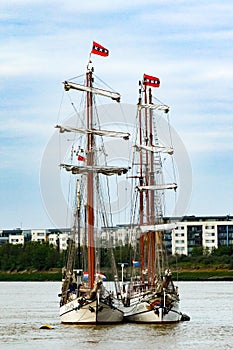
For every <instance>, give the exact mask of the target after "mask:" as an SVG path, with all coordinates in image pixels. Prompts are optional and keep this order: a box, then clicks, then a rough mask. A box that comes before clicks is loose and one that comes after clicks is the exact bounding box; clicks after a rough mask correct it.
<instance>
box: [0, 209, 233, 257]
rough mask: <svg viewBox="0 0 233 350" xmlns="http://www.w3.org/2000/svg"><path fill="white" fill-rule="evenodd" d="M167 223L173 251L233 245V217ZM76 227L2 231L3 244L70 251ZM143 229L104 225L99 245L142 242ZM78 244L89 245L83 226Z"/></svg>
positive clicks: (167, 220) (166, 241)
mask: <svg viewBox="0 0 233 350" xmlns="http://www.w3.org/2000/svg"><path fill="white" fill-rule="evenodd" d="M164 220H165V223H170V222H174V223H176V228H175V229H173V230H171V231H166V232H164V233H163V242H164V245H165V246H166V248H167V251H168V253H170V254H184V255H189V254H190V253H191V252H192V250H193V249H194V248H195V247H205V248H206V249H208V250H212V249H213V248H218V247H219V246H222V245H225V246H233V216H230V215H227V216H184V217H182V218H176V217H173V218H164ZM71 232H72V229H68V228H63V229H31V230H22V229H15V230H1V231H0V245H1V244H5V243H8V242H9V243H12V244H24V243H25V242H26V241H29V240H31V241H34V242H49V243H50V244H53V245H54V246H56V247H58V248H59V249H60V250H66V249H67V246H68V239H69V237H70V235H71ZM139 237H140V229H139V227H138V226H132V225H129V224H121V225H116V226H114V227H102V229H101V231H100V232H99V233H98V234H97V232H95V239H96V243H97V245H98V246H101V247H109V246H110V245H111V246H112V247H113V248H114V247H117V246H125V245H127V244H131V245H132V246H136V245H137V244H138V242H139ZM75 239H76V243H78V241H79V242H80V245H81V246H83V245H85V242H87V234H86V231H85V229H84V228H83V227H82V228H81V230H80V234H79V235H78V234H76V235H75Z"/></svg>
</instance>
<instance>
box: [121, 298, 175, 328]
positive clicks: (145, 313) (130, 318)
mask: <svg viewBox="0 0 233 350" xmlns="http://www.w3.org/2000/svg"><path fill="white" fill-rule="evenodd" d="M181 317H182V314H181V312H179V303H178V302H177V303H174V305H173V306H172V307H171V308H166V307H161V306H160V307H155V308H153V309H152V310H150V309H149V308H148V303H147V302H145V301H141V302H138V303H135V305H132V306H129V307H124V321H126V322H135V323H176V322H179V321H181Z"/></svg>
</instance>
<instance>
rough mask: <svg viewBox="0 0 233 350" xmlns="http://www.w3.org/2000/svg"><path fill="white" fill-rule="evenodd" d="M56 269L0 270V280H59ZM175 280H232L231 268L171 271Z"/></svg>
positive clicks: (232, 271)
mask: <svg viewBox="0 0 233 350" xmlns="http://www.w3.org/2000/svg"><path fill="white" fill-rule="evenodd" d="M61 278H62V274H61V271H60V270H58V269H53V270H50V271H35V270H34V271H22V272H16V271H14V272H3V271H0V281H61ZM173 278H174V280H175V281H177V280H178V281H233V270H216V269H205V270H204V269H203V270H201V269H198V270H182V271H173Z"/></svg>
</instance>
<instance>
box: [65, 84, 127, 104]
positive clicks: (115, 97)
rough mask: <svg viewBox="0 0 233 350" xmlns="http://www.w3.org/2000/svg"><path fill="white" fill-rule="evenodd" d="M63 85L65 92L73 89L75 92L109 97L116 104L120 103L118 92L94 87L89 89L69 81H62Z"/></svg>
mask: <svg viewBox="0 0 233 350" xmlns="http://www.w3.org/2000/svg"><path fill="white" fill-rule="evenodd" d="M63 84H64V89H65V90H66V91H69V90H70V89H75V90H80V91H86V92H92V93H93V94H97V95H102V96H105V97H110V98H111V99H112V100H115V101H117V102H120V99H121V95H120V94H119V93H118V92H114V91H108V90H103V89H99V88H95V87H91V86H85V85H81V84H76V83H72V82H70V81H64V82H63Z"/></svg>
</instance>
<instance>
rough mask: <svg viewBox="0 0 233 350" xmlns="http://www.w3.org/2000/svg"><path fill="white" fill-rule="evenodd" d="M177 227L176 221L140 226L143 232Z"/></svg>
mask: <svg viewBox="0 0 233 350" xmlns="http://www.w3.org/2000/svg"><path fill="white" fill-rule="evenodd" d="M176 227H177V224H175V223H170V224H158V225H143V226H140V229H141V232H142V233H145V232H149V231H153V232H156V231H168V230H173V229H175V228H176Z"/></svg>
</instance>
